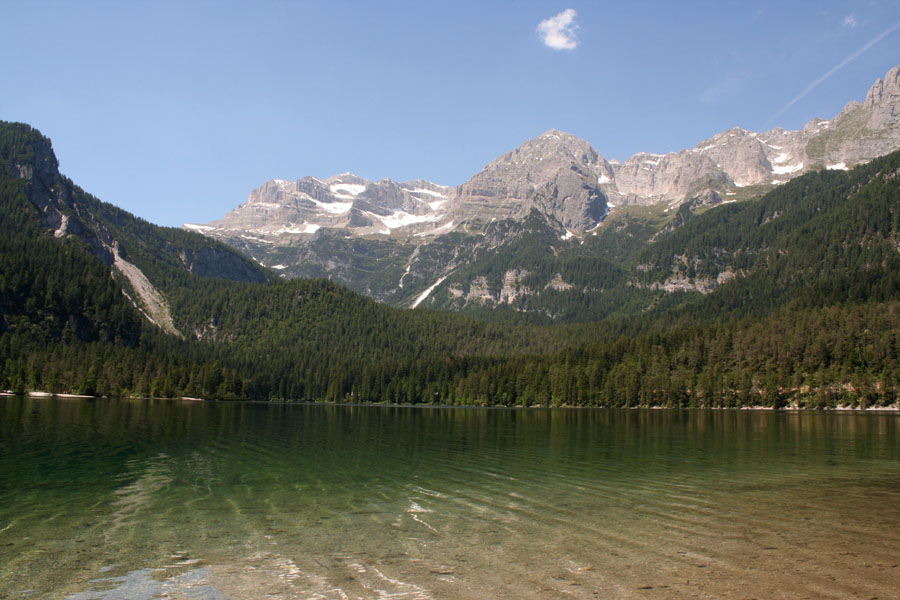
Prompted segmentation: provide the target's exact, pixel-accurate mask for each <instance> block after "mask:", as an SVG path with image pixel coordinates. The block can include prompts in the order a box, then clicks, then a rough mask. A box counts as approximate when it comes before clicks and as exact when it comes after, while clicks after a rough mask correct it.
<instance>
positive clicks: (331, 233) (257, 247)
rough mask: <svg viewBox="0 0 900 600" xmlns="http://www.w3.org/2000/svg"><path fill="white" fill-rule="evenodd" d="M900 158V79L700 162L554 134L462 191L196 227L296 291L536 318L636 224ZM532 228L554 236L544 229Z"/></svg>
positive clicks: (278, 201)
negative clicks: (572, 267)
mask: <svg viewBox="0 0 900 600" xmlns="http://www.w3.org/2000/svg"><path fill="white" fill-rule="evenodd" d="M898 148H900V66H897V67H894V68H892V69H891V70H890V71H889V72H888V73H887V74H886V75H885V77H884V78H883V79H879V80H878V81H876V82H875V84H874V85H873V86H872V87H871V89H870V90H869V91H868V93H867V94H866V96H865V99H864V100H863V101H862V102H857V101H851V102H850V103H848V104H847V105H846V106H845V107H844V109H843V110H842V111H841V112H840V113H839V114H838V115H837V116H835V117H834V118H833V119H830V120H823V119H813V120H811V121H810V122H809V123H808V124H807V125H806V126H805V127H804V128H803V129H801V130H797V131H788V130H784V129H781V128H776V129H773V130H770V131H767V132H763V133H754V132H750V131H746V130H743V129H740V128H735V129H732V130H729V131H725V132H722V133H720V134H718V135H716V136H714V137H713V138H711V139H708V140H704V141H702V142H700V143H699V144H697V145H696V146H695V147H694V148H691V149H686V150H682V151H679V152H672V153H668V154H652V153H638V154H635V155H634V156H632V157H630V158H628V159H627V160H625V161H624V162H620V161H617V160H614V159H613V160H607V159H606V158H604V157H603V156H602V155H601V154H600V153H599V152H597V151H596V150H595V149H594V148H593V147H592V146H591V145H590V144H589V143H588V142H586V141H584V140H582V139H579V138H577V137H575V136H573V135H571V134H568V133H564V132H561V131H556V130H552V131H548V132H547V133H545V134H543V135H541V136H539V137H537V138H535V139H532V140H529V141H527V142H525V143H524V144H522V145H521V146H520V147H518V148H516V149H515V150H513V151H511V152H509V153H507V154H504V155H503V156H500V157H499V158H497V159H496V160H494V161H493V162H491V163H490V164H488V165H487V166H485V167H484V169H482V170H481V171H480V172H479V173H477V174H475V175H473V176H472V177H471V178H470V179H469V180H468V181H466V182H465V183H463V184H461V185H458V186H455V187H449V186H443V185H438V184H435V183H432V182H428V181H424V180H416V181H410V182H402V183H398V182H394V181H392V180H390V179H383V180H380V181H370V180H366V179H363V178H360V177H357V176H356V175H353V174H351V173H344V174H341V175H336V176H334V177H330V178H328V179H317V178H315V177H303V178H301V179H299V180H294V181H288V180H272V181H268V182H266V183H265V184H263V185H262V186H261V187H259V188H257V189H255V190H253V191H252V192H251V193H250V197H249V200H248V201H247V202H246V203H245V204H243V205H241V206H240V207H238V208H236V209H234V210H232V211H230V212H229V213H228V214H227V215H225V217H224V218H223V219H222V220H219V221H214V222H211V223H208V224H205V225H194V224H187V225H185V228H188V229H193V230H196V231H199V232H201V233H203V234H205V235H207V236H209V237H212V238H215V239H219V240H221V241H224V242H226V243H227V244H229V245H231V246H233V247H235V248H237V249H239V250H240V251H242V252H244V253H245V254H247V255H248V256H250V257H252V258H253V259H254V260H256V261H257V262H258V263H260V264H262V265H265V266H267V267H269V268H271V269H273V270H275V271H277V272H278V273H279V274H280V275H281V276H282V277H288V278H292V277H325V278H328V279H332V280H334V281H336V282H339V283H341V284H343V285H346V286H348V287H349V288H350V289H353V290H354V291H357V292H359V293H362V294H366V295H368V296H371V297H373V298H375V299H376V300H379V301H382V302H387V303H390V304H394V305H397V306H407V307H417V306H422V305H428V306H432V307H442V308H455V309H466V308H483V307H484V306H486V305H493V306H497V305H505V306H514V307H517V308H518V309H519V310H527V306H526V304H527V302H526V300H527V299H529V298H531V297H534V296H542V295H545V292H549V293H551V294H553V295H556V294H558V293H560V292H562V293H565V292H569V293H571V294H582V293H584V292H586V291H587V292H590V290H591V289H592V288H591V286H590V285H588V286H581V285H577V284H576V282H574V281H566V280H565V279H564V277H563V275H562V272H561V270H560V269H557V270H556V271H555V272H549V271H553V269H552V268H550V269H549V271H548V272H547V273H545V274H544V276H542V277H538V278H537V279H536V278H535V271H536V270H538V269H539V267H540V270H545V271H546V270H548V267H547V264H546V263H548V262H553V257H558V256H559V255H560V253H564V254H566V255H573V254H575V255H580V256H582V258H596V252H594V251H593V250H591V248H592V247H593V246H594V245H595V244H587V246H586V247H585V248H579V246H585V242H586V240H587V241H591V240H590V238H592V237H596V236H598V235H600V234H602V233H603V230H604V229H606V228H612V229H615V230H619V229H620V228H622V227H623V226H624V225H623V224H624V223H632V229H633V228H634V227H633V222H634V220H635V218H638V219H639V220H641V221H642V222H643V223H644V224H645V225H648V226H649V228H650V229H652V230H654V231H658V230H659V229H660V228H666V227H668V228H674V227H677V226H678V225H679V224H680V223H681V222H683V221H684V220H685V218H686V217H687V216H688V215H687V213H686V212H685V211H683V210H680V209H681V208H682V207H685V206H686V207H687V208H688V209H689V211H690V212H691V213H694V212H696V211H697V210H701V211H702V210H706V209H708V208H710V207H712V206H717V205H721V204H727V203H730V202H734V201H740V200H746V199H748V198H753V197H758V196H760V195H762V194H763V193H765V192H767V191H769V190H772V189H774V188H775V187H777V186H779V185H782V184H784V183H786V182H787V181H790V180H792V179H794V178H796V177H798V176H800V175H802V174H804V173H808V172H810V171H815V170H820V169H825V170H847V169H849V168H851V167H853V166H856V165H859V164H864V163H866V162H868V161H870V160H872V159H874V158H876V157H878V156H881V155H884V154H887V153H888V152H891V151H893V150H896V149H898ZM532 214H536V215H538V216H539V218H538V221H539V223H538V222H536V221H535V220H533V219H531V220H529V219H528V217H529V216H530V215H532ZM536 228H539V229H540V230H541V235H540V236H539V237H541V238H542V239H541V241H540V242H539V243H540V244H541V246H542V247H543V252H542V253H536V252H531V253H530V254H531V255H532V256H531V258H530V259H529V260H526V261H522V260H516V259H513V255H514V254H515V252H516V250H513V249H511V246H516V245H517V246H518V247H520V248H519V250H521V245H522V242H521V240H522V238H523V236H524V237H528V236H531V235H533V234H534V233H535V231H536ZM645 229H646V228H645ZM543 238H546V239H543ZM647 241H649V236H648V237H647V238H646V239H644V242H647ZM535 243H538V242H535ZM537 254H541V256H540V258H539V260H538V257H537ZM498 257H500V258H498ZM502 257H505V259H504V258H502ZM501 262H503V263H506V264H505V265H499V263H501ZM538 262H540V263H541V265H538V264H537V263H538ZM486 263H490V265H488V264H486ZM498 267H500V268H503V272H502V275H501V276H499V277H498V276H497V273H495V272H494V271H496V269H497V268H498ZM600 270H601V271H606V270H608V269H606V268H605V266H600ZM588 283H590V282H588ZM595 283H596V282H595ZM718 283H720V282H719V281H718V280H713V281H707V280H704V281H700V282H697V281H694V280H693V279H685V278H681V277H679V276H678V275H677V273H676V274H674V278H673V280H672V281H670V282H668V283H667V284H666V285H665V288H666V289H669V290H673V289H694V290H700V291H709V290H710V289H712V287H715V285H718ZM545 312H546V311H545ZM598 316H602V314H591V315H584V317H585V318H596V317H598Z"/></svg>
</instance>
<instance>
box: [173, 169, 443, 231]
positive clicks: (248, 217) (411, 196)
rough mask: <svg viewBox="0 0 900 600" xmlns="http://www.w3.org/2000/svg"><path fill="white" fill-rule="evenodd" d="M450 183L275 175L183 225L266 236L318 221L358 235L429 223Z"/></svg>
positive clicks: (435, 218) (311, 226)
mask: <svg viewBox="0 0 900 600" xmlns="http://www.w3.org/2000/svg"><path fill="white" fill-rule="evenodd" d="M448 193H449V188H447V187H445V186H441V185H437V184H434V183H431V182H428V181H422V180H417V181H410V182H406V183H397V182H394V181H391V180H390V179H382V180H381V181H377V182H373V181H369V180H367V179H363V178H361V177H358V176H356V175H353V174H352V173H344V174H342V175H336V176H334V177H330V178H328V179H325V180H321V179H317V178H315V177H304V178H302V179H298V180H296V181H286V180H282V179H274V180H272V181H267V182H266V183H265V184H263V185H262V186H261V187H258V188H256V189H255V190H253V191H252V192H250V198H249V199H248V201H247V202H246V203H245V204H243V205H241V206H239V207H238V208H236V209H234V210H232V211H231V212H229V213H228V214H227V215H225V218H224V219H222V220H221V221H214V222H212V223H209V224H208V225H193V226H192V225H188V226H187V227H189V228H193V229H198V230H200V231H204V232H206V233H213V232H216V233H215V235H218V236H220V237H227V236H229V235H233V234H234V232H243V233H244V234H250V235H256V236H263V237H265V238H278V237H285V236H287V237H290V236H294V237H296V236H298V235H306V234H314V233H315V232H316V231H318V230H319V229H321V228H323V227H327V228H340V229H348V230H351V231H352V232H353V233H354V234H357V235H370V234H390V233H391V232H392V231H393V230H395V229H404V230H406V229H409V228H412V229H414V230H415V229H421V228H427V227H434V226H435V223H436V222H437V221H438V220H440V218H441V217H442V216H443V215H444V213H445V212H446V211H445V210H443V209H442V207H443V206H444V204H446V200H447V194H448Z"/></svg>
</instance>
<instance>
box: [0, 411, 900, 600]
mask: <svg viewBox="0 0 900 600" xmlns="http://www.w3.org/2000/svg"><path fill="white" fill-rule="evenodd" d="M898 563H900V416H898V415H896V414H813V413H777V414H776V413H771V412H762V411H759V412H757V411H752V412H751V411H744V412H737V411H708V412H706V411H684V412H677V411H627V410H618V411H617V410H489V409H443V408H390V407H332V406H278V405H261V404H215V403H199V402H185V401H150V400H116V399H112V400H105V399H104V400H75V399H48V398H21V397H10V398H0V598H4V599H5V598H20V597H21V598H25V597H36V598H66V599H77V600H86V599H102V600H107V599H129V600H131V599H150V598H184V599H191V600H194V599H204V600H210V599H220V598H232V599H245V598H246V599H256V598H284V599H288V598H289V599H304V600H306V599H310V600H312V599H319V598H335V599H338V598H398V599H413V598H448V599H454V598H472V599H475V598H632V597H634V598H681V597H684V598H688V597H706V598H723V597H735V598H754V597H755V598H780V597H783V598H802V597H809V598H823V597H834V598H848V597H861V598H872V597H878V598H897V597H900V592H898V590H900V566H898Z"/></svg>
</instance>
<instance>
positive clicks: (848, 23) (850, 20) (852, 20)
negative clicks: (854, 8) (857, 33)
mask: <svg viewBox="0 0 900 600" xmlns="http://www.w3.org/2000/svg"><path fill="white" fill-rule="evenodd" d="M843 23H844V27H849V28H851V29H853V28H854V27H856V25H857V23H856V17H854V16H853V15H847V16H846V17H844V22H843Z"/></svg>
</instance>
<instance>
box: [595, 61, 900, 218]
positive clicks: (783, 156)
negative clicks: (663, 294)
mask: <svg viewBox="0 0 900 600" xmlns="http://www.w3.org/2000/svg"><path fill="white" fill-rule="evenodd" d="M898 148H900V65H898V66H896V67H894V68H893V69H891V70H890V71H888V73H887V75H885V77H884V79H879V80H878V81H876V82H875V84H874V85H873V86H872V88H871V89H870V90H869V93H868V94H867V95H866V99H865V101H864V102H862V103H859V102H850V103H849V104H847V106H846V107H845V108H844V109H843V110H842V111H841V113H840V114H838V115H837V116H836V117H835V118H834V119H832V120H830V121H826V120H822V119H813V120H812V121H810V122H809V123H808V124H807V125H806V126H805V127H804V128H803V129H801V130H798V131H788V130H785V129H781V128H777V129H772V130H771V131H766V132H763V133H754V132H752V131H746V130H744V129H740V128H735V129H731V130H729V131H725V132H722V133H720V134H718V135H716V136H715V137H713V138H711V139H708V140H705V141H703V142H700V143H699V144H697V145H696V146H695V147H694V148H692V149H690V150H682V151H680V152H672V153H669V154H665V155H653V154H645V153H644V154H636V155H635V156H632V157H631V158H629V159H628V160H627V161H625V163H624V164H621V163H615V162H614V163H612V164H613V167H614V170H615V186H616V190H617V191H618V192H619V194H621V196H622V197H623V201H624V202H626V203H632V204H655V203H658V202H669V203H671V204H680V203H681V202H684V201H686V200H689V199H691V198H692V197H694V196H696V195H698V194H699V193H701V192H703V191H704V190H707V189H711V190H715V191H723V190H727V189H729V188H733V187H744V186H748V185H761V184H766V185H778V184H780V183H784V182H785V181H788V180H789V179H793V178H794V177H797V176H799V175H802V174H803V173H806V172H807V171H810V170H814V169H848V168H850V167H853V166H855V165H858V164H861V163H864V162H867V161H870V160H872V159H873V158H876V157H878V156H882V155H884V154H887V153H889V152H892V151H894V150H896V149H898Z"/></svg>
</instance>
